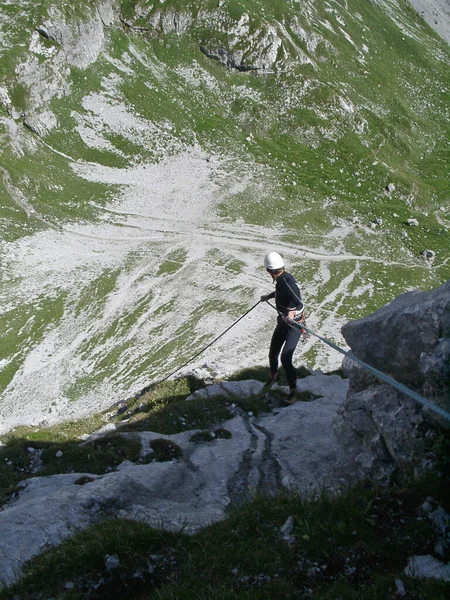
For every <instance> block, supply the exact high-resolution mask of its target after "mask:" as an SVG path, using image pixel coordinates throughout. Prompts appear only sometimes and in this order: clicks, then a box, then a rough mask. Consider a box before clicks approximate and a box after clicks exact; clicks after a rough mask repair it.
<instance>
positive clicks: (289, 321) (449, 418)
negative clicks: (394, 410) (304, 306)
mask: <svg viewBox="0 0 450 600" xmlns="http://www.w3.org/2000/svg"><path fill="white" fill-rule="evenodd" d="M266 302H267V304H268V305H269V306H271V307H272V308H273V309H274V310H276V311H277V313H278V314H280V315H281V313H280V312H279V311H278V310H277V307H276V306H274V305H273V304H271V303H270V302H268V301H267V300H266ZM281 316H282V318H284V320H285V322H286V324H287V325H288V326H289V327H292V328H293V329H296V330H298V329H301V330H304V331H306V332H307V333H309V334H311V335H313V336H314V337H316V338H318V339H319V340H321V341H322V342H324V343H325V344H327V345H328V346H330V348H333V350H337V352H340V353H341V354H343V355H344V356H346V357H347V358H349V359H350V360H352V361H354V362H356V363H358V364H359V365H361V366H362V367H364V369H366V370H367V371H369V372H370V373H372V375H375V377H378V379H381V380H382V381H384V382H386V383H388V384H389V385H391V386H392V387H394V388H396V389H397V390H398V391H399V392H402V393H403V394H406V395H407V396H409V397H410V398H412V399H413V400H416V401H417V402H419V403H420V404H422V405H423V406H426V407H427V408H429V409H430V410H431V411H433V412H435V413H436V414H438V415H439V416H441V417H443V418H444V419H446V420H447V421H450V413H449V412H448V411H446V410H444V409H443V408H441V407H440V406H437V405H436V404H433V403H432V402H430V401H429V400H427V399H426V398H424V397H423V396H421V395H420V394H417V393H416V392H414V391H413V390H410V389H409V388H407V387H406V386H405V385H403V384H402V383H399V382H398V381H395V379H393V378H392V377H389V375H385V374H384V373H383V372H382V371H379V370H378V369H375V367H371V366H370V365H368V364H367V363H365V362H364V361H362V360H360V359H359V358H356V356H354V355H353V354H352V353H351V352H348V351H346V350H344V349H343V348H340V347H339V346H337V345H336V344H334V343H333V342H331V341H330V340H327V339H326V338H324V337H322V336H321V335H319V334H318V333H316V332H315V331H312V330H311V329H309V327H306V325H305V324H299V323H297V322H296V321H293V320H292V319H286V318H285V317H283V315H281Z"/></svg>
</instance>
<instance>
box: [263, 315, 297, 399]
mask: <svg viewBox="0 0 450 600" xmlns="http://www.w3.org/2000/svg"><path fill="white" fill-rule="evenodd" d="M300 335H301V332H300V330H299V329H294V328H293V327H289V325H287V323H285V322H284V321H281V320H279V321H278V323H277V326H276V327H275V331H274V332H273V335H272V340H271V342H270V350H269V364H270V372H271V373H276V372H277V370H278V356H279V355H280V352H281V364H282V365H283V368H284V372H285V373H286V379H287V381H288V384H289V387H290V388H291V389H294V388H295V387H296V384H297V372H296V370H295V367H294V365H293V364H292V358H293V356H294V352H295V349H296V347H297V344H298V341H299V339H300ZM283 345H284V347H283ZM282 348H283V350H281V349H282Z"/></svg>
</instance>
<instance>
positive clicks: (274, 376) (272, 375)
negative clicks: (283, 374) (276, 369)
mask: <svg viewBox="0 0 450 600" xmlns="http://www.w3.org/2000/svg"><path fill="white" fill-rule="evenodd" d="M277 378H278V373H270V375H269V379H268V380H267V381H266V383H265V384H264V389H265V390H270V388H271V387H272V386H273V385H274V384H275V383H276V381H277Z"/></svg>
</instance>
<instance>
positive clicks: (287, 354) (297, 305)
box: [261, 252, 304, 404]
mask: <svg viewBox="0 0 450 600" xmlns="http://www.w3.org/2000/svg"><path fill="white" fill-rule="evenodd" d="M264 266H265V268H266V271H267V272H268V273H269V274H270V276H271V277H272V280H273V282H274V284H275V291H273V292H271V293H270V294H267V295H264V296H261V301H262V302H266V301H267V300H270V299H271V298H275V305H276V308H277V311H278V319H277V325H276V327H275V330H274V332H273V334H272V340H271V342H270V350H269V366H270V375H269V381H268V382H267V385H268V386H271V385H273V384H274V383H275V381H276V379H277V374H278V357H279V355H280V352H281V364H282V365H283V368H284V371H285V373H286V379H287V381H288V384H289V394H288V396H287V399H286V404H292V403H293V402H295V396H296V392H297V372H296V370H295V367H294V365H293V364H292V358H293V355H294V351H295V349H296V347H297V344H298V342H299V339H300V336H301V334H302V330H301V329H300V328H294V327H290V326H289V324H288V321H289V320H292V321H295V322H298V323H302V322H304V313H303V302H302V299H301V295H300V289H299V287H298V284H297V282H296V281H295V279H294V277H293V276H292V275H291V274H290V273H288V272H287V271H285V268H284V261H283V259H282V258H281V256H280V255H279V254H278V253H277V252H269V253H268V254H266V256H265V257H264Z"/></svg>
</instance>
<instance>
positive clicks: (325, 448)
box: [0, 375, 353, 584]
mask: <svg viewBox="0 0 450 600" xmlns="http://www.w3.org/2000/svg"><path fill="white" fill-rule="evenodd" d="M262 385H263V384H262V383H260V382H256V381H253V382H230V383H229V384H222V385H217V386H210V387H209V388H206V389H205V390H202V391H201V393H202V394H207V395H208V396H214V395H217V394H220V395H222V396H223V395H224V394H225V395H227V397H228V398H229V399H230V400H231V401H232V399H233V397H236V396H239V395H240V396H242V395H248V394H249V393H260V392H261V389H262ZM298 389H299V390H300V391H310V392H311V393H312V394H314V395H315V396H320V397H319V398H317V399H316V400H314V401H312V402H298V403H296V404H294V405H292V406H289V407H286V408H277V409H274V410H273V412H272V413H269V414H262V415H259V416H257V417H256V416H252V415H250V414H247V413H244V412H243V411H241V410H240V409H237V408H236V415H235V416H234V418H232V419H231V420H229V421H227V422H225V423H222V425H221V429H222V430H225V431H226V433H227V435H224V436H223V437H220V436H219V435H218V436H217V437H216V439H212V440H211V436H209V437H208V436H205V437H204V438H202V436H199V437H197V438H195V437H194V438H193V435H194V434H195V433H199V432H198V431H197V432H195V431H185V432H183V433H179V434H176V435H161V434H159V433H155V432H151V431H148V432H141V433H127V434H125V433H124V434H122V435H127V436H134V437H137V438H138V439H139V440H140V442H141V448H142V456H143V457H144V456H146V455H149V454H150V453H151V448H150V445H149V444H150V442H151V441H152V440H155V439H158V438H159V439H161V438H165V439H166V440H170V441H171V442H173V443H175V444H177V445H178V446H179V447H180V448H181V450H182V456H181V458H177V459H174V460H171V461H168V462H150V463H148V464H143V463H136V464H135V463H132V462H125V463H122V464H121V465H119V467H118V468H117V470H116V471H114V472H111V473H107V474H105V475H92V474H83V473H71V474H64V475H53V476H49V477H35V478H32V479H29V480H27V481H25V482H24V483H23V484H22V490H21V491H20V493H19V494H18V495H17V496H16V497H15V498H12V499H11V500H10V501H9V503H8V504H7V505H5V506H3V507H2V508H0V530H1V531H2V536H1V537H0V582H2V581H3V582H4V583H7V584H9V583H11V582H12V581H14V580H15V578H16V577H17V576H18V575H19V574H20V568H21V566H22V565H23V563H24V562H25V561H26V560H27V559H29V558H31V557H32V556H33V555H36V554H38V553H39V552H41V551H42V550H43V549H44V548H46V547H48V546H53V545H56V544H58V543H59V542H60V541H61V540H62V539H64V538H65V537H67V536H68V535H70V534H71V533H73V532H74V531H76V530H78V529H82V528H85V527H87V526H88V525H89V524H91V523H93V522H95V521H99V520H102V519H105V518H114V517H118V518H129V519H135V520H138V521H142V522H145V523H148V524H150V525H152V526H154V527H162V528H165V529H169V530H178V529H181V528H182V527H184V530H185V531H187V532H195V531H196V530H197V529H198V528H200V527H203V526H205V525H208V524H210V523H213V522H215V521H219V520H221V519H224V518H225V517H226V515H227V510H228V509H229V507H230V506H232V505H233V504H236V503H238V502H240V501H241V500H244V499H246V498H248V497H251V495H252V494H254V493H255V492H257V491H260V492H266V493H269V494H270V493H275V492H276V491H277V490H279V489H283V488H284V489H286V490H290V489H292V488H296V489H299V490H300V491H303V492H304V493H310V492H311V491H312V490H319V489H323V488H325V489H333V490H336V489H338V488H339V487H340V486H345V485H346V483H348V482H349V481H350V480H351V479H352V477H353V472H352V465H351V463H350V462H349V461H348V458H347V456H346V455H345V454H344V452H343V450H342V448H340V446H339V445H338V443H337V440H336V437H335V435H334V432H333V429H332V427H331V423H332V420H333V418H334V417H335V416H336V411H337V408H338V406H339V405H340V404H342V402H343V401H344V400H345V396H346V393H347V389H348V383H347V382H346V381H344V380H342V379H341V378H340V377H338V376H336V375H331V376H325V375H312V376H310V377H307V378H305V379H303V380H301V381H299V383H298ZM188 400H189V399H188ZM191 438H193V439H191ZM150 458H151V457H150Z"/></svg>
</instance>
